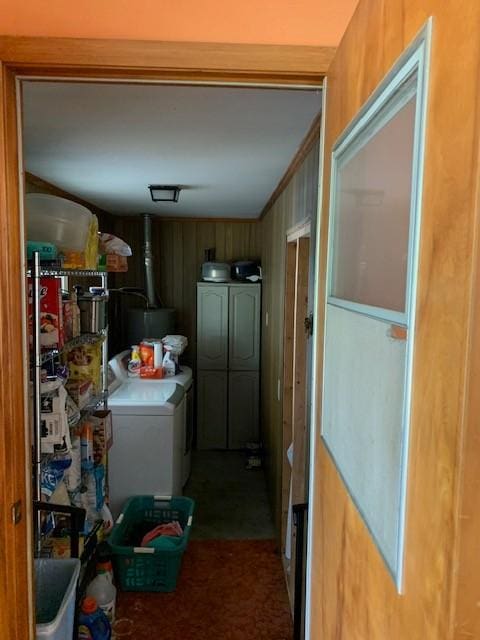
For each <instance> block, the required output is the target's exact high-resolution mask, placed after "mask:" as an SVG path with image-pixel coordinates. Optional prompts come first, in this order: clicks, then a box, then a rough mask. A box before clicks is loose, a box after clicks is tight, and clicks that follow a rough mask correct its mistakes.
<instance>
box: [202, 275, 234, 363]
mask: <svg viewBox="0 0 480 640" xmlns="http://www.w3.org/2000/svg"><path fill="white" fill-rule="evenodd" d="M227 365H228V287H226V286H223V285H199V286H198V289H197V367H198V369H219V370H223V369H226V368H227Z"/></svg>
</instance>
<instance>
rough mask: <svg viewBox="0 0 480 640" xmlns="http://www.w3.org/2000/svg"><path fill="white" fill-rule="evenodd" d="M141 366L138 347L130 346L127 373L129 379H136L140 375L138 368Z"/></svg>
mask: <svg viewBox="0 0 480 640" xmlns="http://www.w3.org/2000/svg"><path fill="white" fill-rule="evenodd" d="M141 366H142V358H141V357H140V345H138V344H134V345H132V353H131V355H130V360H129V361H128V367H127V372H128V376H129V377H130V378H138V376H139V375H140V368H141Z"/></svg>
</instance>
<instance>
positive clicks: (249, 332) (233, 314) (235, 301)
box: [228, 285, 260, 371]
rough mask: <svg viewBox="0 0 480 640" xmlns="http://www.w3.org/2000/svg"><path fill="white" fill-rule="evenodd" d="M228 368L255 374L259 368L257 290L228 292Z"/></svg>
mask: <svg viewBox="0 0 480 640" xmlns="http://www.w3.org/2000/svg"><path fill="white" fill-rule="evenodd" d="M229 294H230V296H229V307H228V318H229V330H228V341H229V351H228V354H229V355H228V358H229V360H228V368H229V369H231V370H235V371H240V370H242V371H252V370H256V369H258V367H259V364H260V322H259V318H260V287H259V286H252V285H245V286H243V285H233V286H231V287H230V288H229Z"/></svg>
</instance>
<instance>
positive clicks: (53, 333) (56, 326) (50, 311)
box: [28, 277, 65, 349]
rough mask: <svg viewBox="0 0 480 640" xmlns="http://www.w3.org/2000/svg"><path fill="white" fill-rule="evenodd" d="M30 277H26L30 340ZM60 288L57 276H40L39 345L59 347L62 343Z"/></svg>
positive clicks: (30, 333)
mask: <svg viewBox="0 0 480 640" xmlns="http://www.w3.org/2000/svg"><path fill="white" fill-rule="evenodd" d="M32 326H33V322H32V279H31V278H29V279H28V328H29V335H30V341H32ZM64 341H65V336H64V331H63V313H62V289H61V284H60V280H59V279H58V278H51V277H50V278H48V277H45V278H40V346H41V347H42V348H43V349H61V348H62V347H63V345H64Z"/></svg>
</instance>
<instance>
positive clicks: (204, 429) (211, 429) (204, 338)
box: [197, 282, 261, 449]
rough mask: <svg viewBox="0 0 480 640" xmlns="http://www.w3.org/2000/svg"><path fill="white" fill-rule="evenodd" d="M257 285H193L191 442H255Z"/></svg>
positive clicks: (205, 445) (213, 445) (212, 445)
mask: <svg viewBox="0 0 480 640" xmlns="http://www.w3.org/2000/svg"><path fill="white" fill-rule="evenodd" d="M260 304H261V288H260V285H259V284H243V283H241V284H240V283H238V284H237V283H231V284H230V283H228V284H227V283H221V284H220V283H219V284H215V283H205V282H201V283H198V285H197V379H198V387H197V444H198V447H199V448H200V449H218V448H227V447H228V448H230V449H240V448H242V447H244V446H245V443H246V442H248V441H251V440H258V438H259V386H260V374H259V365H260Z"/></svg>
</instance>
